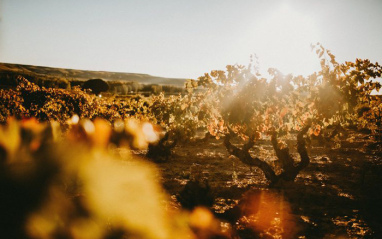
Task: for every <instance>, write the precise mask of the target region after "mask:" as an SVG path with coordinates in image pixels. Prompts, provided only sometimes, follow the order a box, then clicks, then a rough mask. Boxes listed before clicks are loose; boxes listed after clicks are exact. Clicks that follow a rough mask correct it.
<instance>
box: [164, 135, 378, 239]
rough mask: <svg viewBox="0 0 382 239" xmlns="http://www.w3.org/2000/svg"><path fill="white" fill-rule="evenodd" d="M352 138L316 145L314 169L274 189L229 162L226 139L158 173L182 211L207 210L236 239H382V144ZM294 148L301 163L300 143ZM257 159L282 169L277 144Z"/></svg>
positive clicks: (183, 150)
mask: <svg viewBox="0 0 382 239" xmlns="http://www.w3.org/2000/svg"><path fill="white" fill-rule="evenodd" d="M350 138H352V140H351V141H349V140H347V141H342V142H341V147H339V148H336V149H333V148H332V147H322V146H319V145H318V144H317V143H315V142H312V144H311V145H310V146H309V148H308V151H309V155H310V157H311V163H310V165H309V166H308V167H307V168H306V169H304V170H303V171H302V172H301V173H300V174H299V175H298V177H297V178H296V180H295V182H292V183H284V184H282V185H278V186H274V187H269V185H268V183H269V182H267V181H266V179H265V177H264V176H263V173H262V172H261V170H259V169H257V168H252V169H250V168H249V167H248V166H247V165H244V164H243V163H241V162H240V161H239V160H238V159H237V158H235V157H233V156H229V155H228V153H227V151H226V149H225V148H224V146H223V142H222V140H216V139H209V140H208V141H206V142H205V141H198V142H193V143H187V144H182V145H178V146H177V147H175V148H174V149H173V155H172V156H171V157H170V159H169V160H167V161H165V162H161V163H158V166H159V168H160V170H161V171H162V182H163V186H164V188H165V190H167V192H168V194H170V195H171V198H172V199H173V201H174V204H175V205H178V206H179V207H180V205H181V203H182V204H183V207H186V208H187V207H188V208H190V209H192V207H193V206H197V205H198V204H201V205H203V204H204V205H205V206H207V207H209V208H210V209H211V211H212V212H213V213H214V214H215V216H216V218H218V219H219V220H220V221H221V223H220V224H221V229H222V230H223V231H225V232H226V234H229V237H232V238H382V220H381V213H382V209H381V208H382V158H381V155H382V152H381V147H380V146H381V145H377V144H375V143H374V141H373V137H371V136H370V135H367V134H360V133H353V134H352V135H351V137H350ZM286 142H287V143H288V145H289V146H290V149H291V153H292V154H293V155H294V156H295V158H296V160H298V155H297V154H296V149H294V148H295V146H294V144H295V143H296V142H295V140H294V139H293V138H289V139H286ZM337 146H338V145H337ZM252 154H253V155H256V156H258V157H259V158H261V159H263V160H266V161H268V162H270V163H271V164H272V165H273V166H274V167H275V168H276V169H277V168H278V162H277V160H276V156H275V153H274V151H273V148H272V146H271V144H270V141H269V140H263V141H260V142H258V143H257V144H256V145H255V147H254V148H253V150H252ZM190 182H194V184H192V185H191V183H190ZM186 185H188V186H186ZM195 185H196V186H195ZM198 185H199V186H198ZM190 186H191V187H190ZM192 186H193V187H192ZM201 191H202V193H200V192H201ZM211 200H212V202H211ZM187 203H188V204H187ZM194 204H195V205H194ZM190 205H191V206H190Z"/></svg>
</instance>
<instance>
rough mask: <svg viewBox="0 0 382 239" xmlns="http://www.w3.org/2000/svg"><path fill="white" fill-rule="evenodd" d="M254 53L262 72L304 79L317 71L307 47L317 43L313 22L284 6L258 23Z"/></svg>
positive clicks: (314, 60) (315, 61)
mask: <svg viewBox="0 0 382 239" xmlns="http://www.w3.org/2000/svg"><path fill="white" fill-rule="evenodd" d="M254 34H255V35H254V37H253V39H254V42H252V43H251V44H253V45H254V46H255V49H254V50H255V53H256V54H257V55H258V57H259V62H260V65H261V66H262V68H264V66H265V67H267V68H266V69H263V70H267V69H268V68H269V67H272V68H277V69H279V70H280V71H281V72H283V73H284V74H289V73H292V74H294V75H300V74H301V75H308V74H311V73H313V72H315V71H318V70H319V69H320V64H319V60H318V58H317V56H316V55H315V54H314V53H313V52H311V48H310V44H312V43H316V42H318V41H319V40H320V39H319V34H318V31H317V27H316V26H315V24H314V19H313V18H311V17H310V16H309V15H305V14H303V13H301V12H299V11H297V10H294V9H293V8H292V7H291V6H289V5H287V4H284V5H281V6H280V7H279V8H278V9H276V10H275V11H273V12H272V13H271V14H270V15H268V16H267V17H265V18H264V19H262V20H261V21H260V22H258V24H257V26H256V27H255V32H254Z"/></svg>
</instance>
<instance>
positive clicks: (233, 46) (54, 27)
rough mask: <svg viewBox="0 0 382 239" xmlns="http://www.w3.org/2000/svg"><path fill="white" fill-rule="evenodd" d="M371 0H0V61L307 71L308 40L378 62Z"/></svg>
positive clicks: (381, 55)
mask: <svg viewBox="0 0 382 239" xmlns="http://www.w3.org/2000/svg"><path fill="white" fill-rule="evenodd" d="M381 12H382V1H381V0H363V1H359V0H358V1H356V0H321V1H312V0H311V1H309V0H301V1H282V0H281V1H270V0H266V1H260V0H246V1H229V0H226V1H224V0H209V1H206V0H204V1H199V0H192V1H191V0H189V1H186V0H161V1H153V0H152V1H147V0H108V1H105V0H102V1H97V0H82V1H81V0H65V1H62V0H0V14H1V15H0V18H1V20H0V62H7V63H19V64H31V65H41V66H52V67H64V68H74V69H84V70H106V71H121V72H134V73H147V74H151V75H156V76H165V77H181V78H196V77H198V76H200V75H202V74H203V73H204V72H209V71H210V70H212V69H224V67H225V65H227V64H235V63H239V64H247V63H248V62H249V56H250V54H253V53H256V54H257V56H258V57H259V62H260V67H261V69H262V70H263V71H265V70H266V69H267V68H268V67H276V68H279V69H280V70H282V71H283V72H284V73H289V72H292V73H295V74H307V73H311V72H312V71H314V70H317V69H318V67H319V61H318V60H317V58H316V56H315V54H313V53H312V52H311V51H310V43H316V42H321V43H322V44H323V45H324V46H325V47H326V48H329V49H331V50H332V52H333V53H334V54H335V55H336V56H337V59H338V60H339V61H345V60H352V61H353V60H355V58H356V57H358V58H369V59H370V60H372V61H374V62H375V61H380V62H381V59H382V44H381V40H382V31H381V26H382V14H381Z"/></svg>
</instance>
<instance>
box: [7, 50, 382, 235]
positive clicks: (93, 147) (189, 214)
mask: <svg viewBox="0 0 382 239" xmlns="http://www.w3.org/2000/svg"><path fill="white" fill-rule="evenodd" d="M312 50H314V51H315V52H316V54H317V56H318V59H319V60H320V63H321V70H320V71H319V72H315V73H313V74H311V75H309V76H307V77H303V76H293V75H284V74H282V73H281V72H279V71H278V70H277V69H269V76H267V77H265V76H263V75H261V74H260V73H259V71H258V69H257V67H256V65H255V64H254V63H253V62H250V63H249V65H248V66H242V65H228V66H227V68H226V70H213V71H211V72H210V73H206V74H204V75H203V76H201V77H199V78H198V79H194V80H188V81H186V82H185V86H184V90H183V91H181V92H180V93H179V95H174V94H173V95H165V94H163V93H159V92H155V94H151V95H149V96H143V95H141V94H138V92H135V94H134V95H130V96H126V95H125V96H123V97H116V96H115V95H109V96H106V97H105V96H103V97H99V96H98V94H94V92H92V90H91V89H90V90H88V89H83V88H81V87H80V86H73V87H69V88H68V87H66V88H65V87H63V88H62V89H60V88H48V87H45V86H44V85H43V84H39V82H38V81H35V82H32V81H31V80H30V79H27V78H24V77H23V76H19V77H17V78H16V79H14V82H11V84H8V85H11V87H7V88H4V89H0V123H1V125H0V160H1V162H0V171H1V172H0V184H1V186H0V188H1V189H0V190H1V193H0V211H1V213H0V224H1V225H0V228H1V229H0V230H1V232H0V233H1V235H3V236H4V238H203V239H204V238H206V239H207V238H381V237H382V230H381V228H382V221H381V220H380V217H381V216H380V215H381V213H382V176H381V175H382V158H381V152H382V125H381V123H382V97H381V96H380V95H378V94H375V93H376V92H379V90H380V88H381V84H380V83H379V81H378V80H380V78H381V75H382V66H381V65H379V64H378V63H372V62H370V61H369V60H367V59H366V60H361V59H356V60H355V61H354V62H345V63H338V62H337V61H336V59H335V56H334V55H333V54H332V53H331V52H330V51H329V50H327V49H325V48H324V47H323V46H321V45H320V44H316V45H313V46H312ZM7 80H9V79H7ZM0 85H1V84H0Z"/></svg>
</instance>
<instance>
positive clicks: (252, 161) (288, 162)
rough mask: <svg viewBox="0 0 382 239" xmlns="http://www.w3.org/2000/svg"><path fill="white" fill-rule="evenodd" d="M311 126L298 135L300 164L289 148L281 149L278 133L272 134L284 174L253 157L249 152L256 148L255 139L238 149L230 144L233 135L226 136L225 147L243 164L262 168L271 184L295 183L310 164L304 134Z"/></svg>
mask: <svg viewBox="0 0 382 239" xmlns="http://www.w3.org/2000/svg"><path fill="white" fill-rule="evenodd" d="M309 127H310V126H306V127H304V128H303V129H302V130H301V131H300V132H299V133H298V134H297V151H298V153H299V155H300V158H301V160H300V162H298V163H295V161H294V159H293V157H292V156H291V155H290V154H289V148H287V147H286V148H280V147H279V145H278V142H277V135H276V133H273V134H272V137H271V142H272V146H273V149H274V150H275V152H276V156H277V158H278V159H279V160H280V162H281V167H282V172H281V173H280V174H276V173H275V171H274V170H273V168H272V167H271V166H270V165H269V164H268V163H267V162H265V161H264V160H261V159H260V158H258V157H252V156H251V155H250V153H249V150H250V149H251V148H252V147H253V146H254V137H253V136H252V137H250V138H249V140H248V142H247V143H246V144H244V145H243V147H242V148H239V147H236V146H235V145H233V144H232V143H231V142H230V139H231V135H232V132H231V134H228V135H226V137H225V139H224V145H225V147H226V148H227V150H228V152H229V153H230V154H231V155H234V156H236V157H237V158H239V160H240V161H241V162H243V163H244V164H247V165H249V166H254V167H258V168H260V169H261V170H262V171H263V173H264V175H265V177H266V178H267V179H268V180H269V181H270V182H271V184H275V183H277V182H278V181H279V180H280V179H282V180H284V181H293V180H294V179H295V178H296V176H297V175H298V173H299V172H300V171H301V170H302V169H304V168H305V167H307V166H308V165H309V162H310V158H309V155H308V152H307V150H306V146H305V140H304V134H305V133H306V132H307V131H308V129H309Z"/></svg>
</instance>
